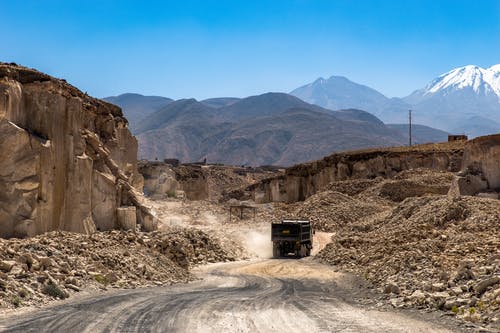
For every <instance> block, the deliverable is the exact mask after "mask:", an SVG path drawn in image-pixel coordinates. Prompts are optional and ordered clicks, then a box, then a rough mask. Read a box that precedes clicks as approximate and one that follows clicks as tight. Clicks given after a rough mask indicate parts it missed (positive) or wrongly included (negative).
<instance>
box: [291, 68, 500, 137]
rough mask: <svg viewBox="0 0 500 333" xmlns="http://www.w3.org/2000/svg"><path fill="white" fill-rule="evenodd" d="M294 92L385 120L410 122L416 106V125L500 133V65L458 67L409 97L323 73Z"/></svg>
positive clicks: (309, 99)
mask: <svg viewBox="0 0 500 333" xmlns="http://www.w3.org/2000/svg"><path fill="white" fill-rule="evenodd" d="M291 94H292V95H294V96H297V97H299V98H301V99H302V100H304V101H306V102H308V103H312V104H316V105H319V106H322V107H324V108H327V109H332V110H336V109H348V108H357V109H361V110H365V111H368V112H370V113H372V114H374V115H376V116H377V117H378V118H380V119H381V120H382V121H384V122H385V123H404V122H406V121H407V119H408V109H412V110H413V111H414V112H413V118H414V122H415V123H418V124H422V125H428V126H431V127H435V128H440V129H442V130H446V131H451V132H453V133H455V132H460V133H465V134H468V135H470V136H478V135H484V134H491V133H495V132H500V64H499V65H495V66H491V67H490V68H482V67H479V66H474V65H469V66H464V67H459V68H455V69H453V70H451V71H449V72H448V73H444V74H442V75H440V76H439V77H437V78H436V79H434V80H432V81H431V82H430V83H429V84H428V85H427V86H425V87H424V88H422V89H419V90H416V91H415V92H413V93H412V94H411V95H409V96H407V97H405V98H387V97H386V96H384V95H383V94H381V93H379V92H378V91H376V90H375V89H372V88H370V87H367V86H364V85H361V84H358V83H355V82H352V81H350V80H348V79H347V78H345V77H341V76H332V77H330V78H329V79H327V80H325V79H322V78H319V79H317V80H316V81H314V82H312V83H310V84H307V85H305V86H302V87H300V88H297V89H295V90H293V91H292V92H291ZM486 124H488V126H485V125H486Z"/></svg>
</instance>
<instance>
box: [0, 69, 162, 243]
mask: <svg viewBox="0 0 500 333" xmlns="http://www.w3.org/2000/svg"><path fill="white" fill-rule="evenodd" d="M0 156H1V157H2V158H1V159H0V236H1V237H13V236H14V237H24V236H32V235H35V234H40V233H43V232H47V231H51V230H66V231H74V232H82V233H90V232H93V231H94V230H109V229H113V228H116V227H118V226H119V222H120V221H118V218H117V208H119V207H122V206H133V207H136V217H137V222H138V223H141V224H142V225H143V227H144V228H143V229H146V230H152V229H154V228H155V218H154V216H153V214H152V213H151V212H150V211H149V209H148V208H147V207H146V206H145V205H144V204H143V203H142V200H141V194H140V193H141V192H142V184H143V179H142V176H141V175H140V174H139V173H138V171H137V141H136V139H135V138H134V137H133V136H132V134H131V133H130V132H129V130H128V127H127V120H126V119H125V118H124V117H123V115H122V112H121V109H120V108H118V107H116V106H114V105H112V104H109V103H106V102H103V101H101V100H98V99H95V98H91V97H89V96H88V95H87V94H84V93H82V92H81V91H79V90H78V89H76V88H75V87H73V86H71V85H69V84H67V83H66V82H65V81H64V80H58V79H55V78H53V77H50V76H48V75H46V74H43V73H40V72H38V71H36V70H32V69H28V68H25V67H21V66H17V65H15V64H5V63H0Z"/></svg>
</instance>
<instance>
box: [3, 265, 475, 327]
mask: <svg viewBox="0 0 500 333" xmlns="http://www.w3.org/2000/svg"><path fill="white" fill-rule="evenodd" d="M311 273H312V274H311ZM196 274H197V275H198V276H199V277H200V278H202V280H201V281H198V282H193V283H189V284H184V285H175V286H171V287H166V288H165V287H158V288H153V289H147V288H146V289H138V290H128V291H117V292H109V293H106V294H103V295H100V296H98V297H89V298H83V299H79V300H77V301H75V302H66V303H65V304H61V305H57V306H53V307H50V308H46V309H44V310H40V311H35V312H31V313H29V314H28V315H20V316H10V317H8V318H5V317H4V318H2V319H0V329H1V330H2V331H3V332H39V331H51V332H68V331H72V332H103V331H107V332H144V331H149V332H166V331H168V332H283V330H285V331H287V332H304V331H307V332H334V331H343V332H461V331H465V329H463V328H460V327H458V326H456V324H454V323H452V322H450V321H449V320H446V319H443V318H438V317H436V316H434V315H432V314H421V313H414V312H407V311H405V312H402V311H396V310H388V309H383V310H381V309H376V308H373V307H370V306H366V305H362V304H360V303H359V302H356V300H355V299H356V298H359V297H367V295H366V294H365V293H364V291H363V290H364V289H361V288H359V285H358V284H357V283H356V279H353V278H351V277H349V276H345V275H344V274H341V273H338V272H335V271H334V270H333V268H332V267H330V266H326V265H321V264H318V263H315V262H313V261H311V260H309V259H303V260H299V261H297V260H286V259H285V260H269V259H257V260H252V261H240V262H235V263H231V264H214V265H210V266H204V267H200V268H199V269H197V270H196ZM360 290H361V292H360Z"/></svg>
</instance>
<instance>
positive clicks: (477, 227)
mask: <svg viewBox="0 0 500 333" xmlns="http://www.w3.org/2000/svg"><path fill="white" fill-rule="evenodd" d="M499 219H500V201H498V200H492V199H484V198H477V197H458V198H452V197H448V196H444V195H443V196H424V197H414V198H407V199H405V200H404V201H402V202H401V203H400V204H399V205H397V206H396V207H395V208H394V209H393V210H392V211H391V212H390V213H389V214H386V216H382V217H378V218H376V219H373V220H363V221H359V222H355V223H351V224H350V225H349V226H347V227H345V228H343V229H342V230H341V231H340V232H338V233H337V234H336V235H335V236H334V237H333V238H332V243H330V244H329V245H327V246H326V248H325V249H324V250H323V251H321V252H320V253H319V255H318V257H319V258H320V260H322V261H324V262H327V263H330V264H333V265H338V266H340V267H341V268H342V269H345V270H348V271H351V272H354V273H357V274H359V275H360V276H363V277H364V278H365V279H367V280H368V281H370V282H372V283H373V284H374V286H376V287H378V288H379V289H380V291H382V292H384V293H386V295H387V296H386V298H387V300H388V301H389V302H390V304H392V305H393V306H394V307H409V306H410V307H415V306H416V307H421V308H433V309H441V310H444V311H446V312H448V313H450V314H456V315H457V316H459V317H461V318H463V319H464V320H467V321H471V322H476V323H481V324H483V325H490V326H492V327H494V328H499V318H500V283H499V282H500V237H499V235H500V223H499Z"/></svg>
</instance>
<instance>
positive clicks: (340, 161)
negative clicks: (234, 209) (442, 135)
mask: <svg viewBox="0 0 500 333" xmlns="http://www.w3.org/2000/svg"><path fill="white" fill-rule="evenodd" d="M462 154H463V143H460V142H458V143H453V144H451V143H443V144H436V145H421V146H415V147H410V148H408V147H400V148H386V149H378V150H364V151H353V152H346V153H338V154H332V155H330V156H327V157H325V158H323V159H322V160H318V161H314V162H311V163H303V164H297V165H295V166H293V167H290V168H288V169H286V172H285V174H284V175H281V176H277V177H273V178H268V179H264V180H263V181H261V182H259V183H256V184H254V185H251V186H250V187H248V188H247V193H246V194H247V195H248V192H250V195H251V196H252V199H253V200H255V202H261V203H263V202H289V203H290V202H296V201H303V200H305V199H306V198H308V197H310V196H311V195H313V194H315V193H317V192H318V191H320V190H322V189H324V187H325V186H327V185H328V184H330V183H331V182H332V181H339V180H346V179H372V178H375V177H379V176H381V177H384V178H390V177H392V176H394V175H395V174H397V173H398V172H400V171H403V170H409V169H415V168H428V169H433V170H447V171H455V172H456V171H459V170H460V165H461V160H462Z"/></svg>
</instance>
